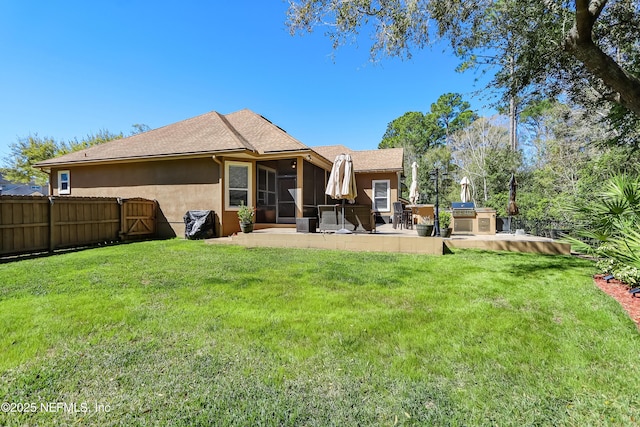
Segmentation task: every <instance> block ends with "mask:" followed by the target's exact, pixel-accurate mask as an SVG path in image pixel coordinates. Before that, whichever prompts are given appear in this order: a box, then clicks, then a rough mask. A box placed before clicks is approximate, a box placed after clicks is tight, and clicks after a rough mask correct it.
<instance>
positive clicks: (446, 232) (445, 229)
mask: <svg viewBox="0 0 640 427" xmlns="http://www.w3.org/2000/svg"><path fill="white" fill-rule="evenodd" d="M438 222H439V225H440V236H441V237H451V213H450V212H449V211H440V212H438Z"/></svg>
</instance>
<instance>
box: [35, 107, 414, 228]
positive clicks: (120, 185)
mask: <svg viewBox="0 0 640 427" xmlns="http://www.w3.org/2000/svg"><path fill="white" fill-rule="evenodd" d="M340 153H349V154H351V156H352V158H353V163H354V169H355V172H356V179H357V187H358V197H357V198H356V203H357V204H364V205H368V206H371V208H372V209H374V210H375V211H376V212H378V213H379V214H380V215H381V216H383V217H388V216H389V215H391V210H392V202H393V201H396V200H397V199H398V189H399V188H400V181H401V176H402V172H403V151H402V149H401V148H394V149H385V150H368V151H353V150H349V149H348V148H346V147H344V146H339V145H336V146H325V147H315V148H310V147H308V146H306V145H304V144H303V143H301V142H300V141H298V140H297V139H295V138H293V137H292V136H291V135H289V134H287V132H285V131H284V130H283V129H281V128H280V127H278V126H276V125H274V124H273V123H271V122H270V121H269V120H267V119H265V118H264V117H262V116H261V115H259V114H256V113H254V112H252V111H250V110H247V109H245V110H241V111H237V112H235V113H231V114H220V113H217V112H215V111H214V112H210V113H206V114H203V115H201V116H197V117H193V118H191V119H187V120H184V121H181V122H178V123H174V124H171V125H168V126H164V127H161V128H158V129H154V130H150V131H148V132H144V133H141V134H137V135H134V136H130V137H128V138H123V139H119V140H115V141H110V142H107V143H105V144H101V145H97V146H94V147H90V148H87V149H85V150H82V151H77V152H74V153H69V154H66V155H64V156H61V157H57V158H54V159H49V160H45V161H43V162H40V163H38V164H37V165H36V166H37V167H38V168H40V169H42V170H43V171H45V172H47V173H49V175H50V180H49V181H50V191H51V194H53V195H55V196H63V195H73V196H94V197H97V196H100V197H122V198H132V197H143V198H147V199H155V200H157V201H158V205H159V218H158V227H157V228H158V234H159V235H160V236H162V237H171V236H176V235H177V236H182V235H184V222H183V216H184V214H185V213H186V212H187V211H189V210H212V211H214V212H215V220H216V234H217V235H218V236H226V235H230V234H232V233H235V232H237V231H239V230H240V226H239V223H238V219H237V210H238V207H239V206H240V205H241V204H246V205H248V206H254V207H255V208H256V222H257V223H258V224H260V223H263V224H291V223H295V222H296V218H302V217H313V216H315V215H316V207H317V206H318V205H322V204H327V203H334V202H335V201H332V200H329V199H328V197H327V196H325V194H324V191H325V187H326V182H327V177H328V174H329V172H330V171H331V167H332V165H333V161H334V159H335V157H336V155H338V154H340Z"/></svg>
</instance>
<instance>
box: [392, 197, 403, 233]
mask: <svg viewBox="0 0 640 427" xmlns="http://www.w3.org/2000/svg"><path fill="white" fill-rule="evenodd" d="M404 220H405V214H404V208H403V207H402V202H393V228H396V227H397V226H398V225H400V229H402V224H403V223H404Z"/></svg>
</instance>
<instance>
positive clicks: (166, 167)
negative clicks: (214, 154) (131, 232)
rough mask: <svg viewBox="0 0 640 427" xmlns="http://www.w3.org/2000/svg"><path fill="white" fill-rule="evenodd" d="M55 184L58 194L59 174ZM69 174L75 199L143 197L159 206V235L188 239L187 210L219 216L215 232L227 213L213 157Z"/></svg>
mask: <svg viewBox="0 0 640 427" xmlns="http://www.w3.org/2000/svg"><path fill="white" fill-rule="evenodd" d="M58 170H59V169H53V170H52V173H51V184H52V188H53V191H54V195H58V189H57V187H58V182H57V180H58V173H57V171H58ZM61 170H69V171H70V188H71V192H70V195H71V196H94V197H122V198H132V197H143V198H147V199H155V200H157V201H158V206H159V213H158V235H159V236H160V237H172V236H180V237H182V236H184V222H183V216H184V214H185V212H186V211H188V210H194V209H208V210H213V211H215V213H216V233H219V231H220V223H219V215H220V214H221V212H222V203H221V200H220V195H221V194H222V192H221V190H220V184H219V180H220V171H219V165H218V164H217V163H216V162H214V161H213V160H212V159H211V158H200V159H185V160H166V161H151V162H149V161H148V162H139V163H124V164H113V165H96V166H76V167H70V168H62V169H61Z"/></svg>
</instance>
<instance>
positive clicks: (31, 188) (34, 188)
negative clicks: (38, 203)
mask: <svg viewBox="0 0 640 427" xmlns="http://www.w3.org/2000/svg"><path fill="white" fill-rule="evenodd" d="M48 190H49V189H48V187H46V186H44V187H43V186H41V185H38V184H36V183H35V182H30V183H28V184H21V183H15V182H9V181H7V180H6V179H4V177H3V176H2V175H0V195H3V196H46V195H48V193H49V191H48Z"/></svg>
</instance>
